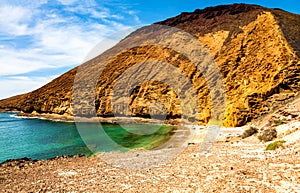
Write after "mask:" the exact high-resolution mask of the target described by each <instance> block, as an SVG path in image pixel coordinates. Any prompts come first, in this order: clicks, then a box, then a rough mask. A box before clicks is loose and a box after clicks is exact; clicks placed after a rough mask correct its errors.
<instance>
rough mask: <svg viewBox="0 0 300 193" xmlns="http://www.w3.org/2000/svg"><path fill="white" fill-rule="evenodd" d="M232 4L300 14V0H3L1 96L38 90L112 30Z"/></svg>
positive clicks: (81, 58) (0, 10)
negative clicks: (252, 5) (251, 5)
mask: <svg viewBox="0 0 300 193" xmlns="http://www.w3.org/2000/svg"><path fill="white" fill-rule="evenodd" d="M232 3H248V4H258V5H261V6H265V7H270V8H281V9H284V10H286V11H289V12H292V13H297V14H300V3H299V2H298V1H296V0H291V1H282V0H272V1H270V0H260V1H257V0H252V1H230V0H223V1H221V0H211V1H203V0H190V1H170V0H165V1H161V0H160V1H158V0H152V1H145V0H139V1H137V0H136V1H134V0H84V1H80V0H31V1H24V0H1V1H0V91H1V92H0V99H3V98H7V97H10V96H13V95H17V94H22V93H25V92H29V91H32V90H34V89H37V88H39V87H41V86H43V85H44V84H46V83H47V82H49V81H51V80H52V79H54V78H55V77H57V76H59V75H61V74H62V73H64V72H66V71H68V70H70V69H72V68H73V67H75V66H77V65H79V64H81V63H82V62H83V61H85V58H86V56H87V55H88V53H89V52H90V51H91V50H92V49H93V48H94V46H96V45H97V44H98V43H99V42H101V41H103V40H105V39H107V38H110V37H111V34H115V33H117V32H120V31H121V32H123V33H122V34H123V35H122V36H119V39H121V38H122V37H123V36H124V35H126V34H128V33H129V32H130V31H132V30H134V29H136V28H137V26H143V25H147V24H151V23H154V22H157V21H161V20H164V19H166V18H170V17H173V16H176V15H178V14H180V13H181V12H191V11H194V10H195V9H197V8H199V9H203V8H205V7H207V6H215V5H220V4H232ZM119 39H118V38H117V39H116V40H114V41H113V42H112V44H113V43H116V42H117V40H119ZM112 44H108V45H105V46H103V49H104V50H105V49H106V48H108V47H110V46H111V45H112Z"/></svg>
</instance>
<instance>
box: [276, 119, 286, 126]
mask: <svg viewBox="0 0 300 193" xmlns="http://www.w3.org/2000/svg"><path fill="white" fill-rule="evenodd" d="M274 123H275V124H276V125H283V124H285V122H284V121H283V120H281V119H278V120H274Z"/></svg>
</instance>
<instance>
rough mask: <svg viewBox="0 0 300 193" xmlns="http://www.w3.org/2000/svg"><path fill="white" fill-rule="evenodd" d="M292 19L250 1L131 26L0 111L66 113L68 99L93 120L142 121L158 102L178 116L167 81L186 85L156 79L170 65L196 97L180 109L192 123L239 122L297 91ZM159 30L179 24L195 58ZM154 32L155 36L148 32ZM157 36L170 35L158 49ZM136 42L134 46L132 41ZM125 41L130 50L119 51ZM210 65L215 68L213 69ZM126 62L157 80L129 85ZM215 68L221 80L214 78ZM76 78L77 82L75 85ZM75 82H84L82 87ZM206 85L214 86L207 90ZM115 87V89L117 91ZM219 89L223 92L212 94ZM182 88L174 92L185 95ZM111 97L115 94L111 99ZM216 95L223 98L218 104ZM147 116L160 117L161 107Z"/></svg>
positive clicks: (297, 39)
mask: <svg viewBox="0 0 300 193" xmlns="http://www.w3.org/2000/svg"><path fill="white" fill-rule="evenodd" d="M299 23H300V15H297V14H293V13H288V12H286V11H284V10H280V9H269V8H264V7H260V6H257V5H246V4H234V5H221V6H217V7H208V8H205V9H203V10H200V9H197V10H195V11H194V12H192V13H187V12H184V13H181V14H180V15H178V16H176V17H174V18H170V19H167V20H165V21H161V22H158V23H156V24H155V25H153V26H148V27H144V28H141V29H139V30H137V31H136V32H134V33H132V34H130V35H129V36H128V37H126V38H125V39H123V40H122V41H121V42H120V43H119V44H117V45H116V46H115V47H113V48H112V49H111V50H108V51H107V52H105V53H104V54H102V55H99V56H98V57H96V58H94V59H92V60H90V61H88V62H86V63H85V64H83V65H81V66H80V67H77V68H74V69H72V70H70V71H69V72H67V73H65V74H63V75H62V76H60V77H58V78H57V79H55V80H53V81H52V82H50V83H49V84H47V85H45V86H43V87H42V88H40V89H37V90H35V91H32V92H30V93H27V94H23V95H19V96H15V97H11V98H8V99H5V100H1V101H0V109H2V110H3V111H10V110H17V111H22V113H25V114H35V115H43V114H48V115H49V114H53V115H62V116H73V115H74V113H76V112H74V111H75V110H74V102H75V104H78V103H80V104H85V105H86V106H88V108H87V109H88V111H92V112H90V114H91V115H93V113H95V114H97V115H98V116H99V117H106V118H107V117H113V116H114V114H118V113H119V114H121V115H122V116H129V115H131V116H134V117H144V118H148V117H150V114H151V109H155V108H156V107H157V106H163V107H164V108H161V109H162V110H161V111H165V113H166V114H167V119H176V118H180V117H181V116H182V115H183V114H184V110H185V108H187V106H189V104H186V103H184V102H182V97H180V96H181V93H180V92H178V91H177V90H176V89H174V86H175V87H176V86H181V87H180V88H181V89H182V88H184V87H185V86H186V85H188V83H187V82H186V81H185V80H184V77H181V76H179V75H178V77H179V78H178V81H179V82H180V84H177V85H172V83H170V84H167V83H166V82H164V80H165V79H164V78H163V77H168V76H173V77H177V75H176V69H177V70H178V71H179V72H181V74H183V75H184V76H185V77H187V78H188V80H189V82H190V84H191V85H192V88H193V90H194V91H195V94H196V95H195V96H194V95H191V96H192V98H193V96H194V97H196V102H197V109H196V111H190V109H187V110H186V111H189V112H190V114H192V116H191V118H192V119H191V120H192V121H196V122H198V123H202V124H206V123H208V121H209V120H210V119H211V118H212V117H214V116H213V113H216V116H215V117H217V118H220V119H222V121H223V124H224V125H225V126H240V125H244V124H246V123H248V122H250V121H252V120H254V119H256V118H258V117H261V116H263V115H265V114H268V113H270V112H272V111H274V110H275V109H277V108H279V107H280V106H282V105H284V104H286V103H287V102H289V101H291V100H292V99H294V98H295V97H297V96H298V94H299V91H300V81H299V79H300V31H299V29H298V26H299ZM155 26H166V27H165V28H164V27H155ZM158 28H159V29H158ZM165 29H170V30H171V31H172V30H174V29H178V30H179V31H178V33H176V34H180V33H181V34H182V31H183V32H186V33H187V34H190V35H191V37H193V38H195V39H196V40H197V41H199V43H200V44H201V45H203V48H199V49H200V50H201V49H205V50H201V53H202V55H199V58H198V59H197V58H196V59H195V57H193V58H192V59H191V58H189V57H187V56H186V55H184V54H183V53H184V52H185V51H186V52H189V53H194V52H197V50H196V46H197V45H196V44H197V43H195V42H194V41H191V40H186V39H184V38H182V37H178V36H176V35H174V34H175V33H174V34H171V35H169V36H166V34H170V30H169V31H166V30H165ZM181 30H182V31H181ZM154 32H155V33H154ZM153 33H154V34H155V35H151V34H153ZM157 34H159V35H158V36H157ZM160 35H161V36H160ZM157 37H169V39H160V40H159V45H161V46H158V44H157V42H155V41H157ZM141 40H143V41H141ZM137 42H138V43H141V44H139V45H136V46H134V45H135V43H137ZM145 42H147V43H145ZM182 42H183V43H182ZM128 45H130V47H129V49H124V48H128ZM168 45H173V46H175V47H176V46H177V47H178V48H179V47H180V46H181V47H183V48H185V49H186V50H184V49H182V50H183V52H178V51H177V50H173V49H171V47H170V46H168ZM178 45H179V46H178ZM193 49H195V50H193ZM115 53H117V54H115ZM203 53H204V54H203ZM207 54H209V55H210V57H209V60H211V62H208V63H207V62H206V65H204V67H202V70H203V69H204V71H200V72H199V70H198V68H197V66H196V67H195V65H194V64H193V63H194V60H196V61H197V60H199V61H202V63H205V62H203V61H204V59H205V58H203V57H204V55H207ZM147 61H152V62H150V63H147ZM153 61H160V62H163V63H168V64H171V66H172V67H168V68H158V69H157V67H156V66H157V65H159V64H160V63H159V62H153ZM212 63H214V65H216V66H217V67H218V70H216V69H215V68H213V64H212ZM101 64H105V65H102V66H104V67H103V68H101V67H99V65H100V66H101ZM136 65H139V66H138V67H136ZM165 66H167V65H165ZM133 67H135V68H134V72H135V73H134V76H135V77H136V78H138V77H139V76H141V75H145V76H144V77H151V76H152V75H153V74H152V73H153V71H155V69H156V71H157V72H156V73H157V74H159V77H160V78H159V80H160V81H153V80H151V79H148V78H145V79H144V81H142V82H139V84H132V85H130V84H131V82H130V80H131V79H130V78H132V76H131V77H130V73H129V74H127V75H126V73H127V72H128V71H130V70H131V69H132V68H133ZM148 69H151V71H149V70H148ZM147 70H148V71H147ZM218 71H219V72H220V74H221V76H220V77H221V81H220V80H215V79H214V78H215V77H216V76H217V74H218ZM139 72H140V73H139ZM97 73H99V74H98V75H97ZM95 77H96V78H95ZM120 77H121V78H123V80H121V79H120ZM74 80H75V83H76V84H75V86H74ZM122 81H123V82H122ZM120 82H121V84H119V83H120ZM78 83H79V84H80V85H81V87H80V88H78V89H77V88H76V85H78ZM82 84H84V85H85V86H83V87H82ZM128 85H129V86H131V87H132V88H131V90H130V94H129V96H128V97H127V98H126V97H125V96H120V95H122V93H121V91H126V89H125V88H123V87H126V86H128ZM211 85H213V87H214V89H213V92H212V91H211V88H210V87H211ZM115 87H118V88H119V89H117V92H116V89H115ZM222 87H224V93H223V92H218V89H220V88H222ZM74 90H75V93H74ZM187 90H188V89H183V90H181V91H184V93H185V94H186V91H187ZM118 91H119V93H118ZM74 95H75V98H74ZM77 95H78V96H79V98H80V99H81V100H80V101H74V99H75V100H76V98H78V97H76V96H77ZM116 95H118V96H120V97H115V98H114V96H116ZM85 96H87V97H85ZM222 97H225V100H224V101H222ZM124 98H126V100H127V102H128V103H129V108H128V109H126V108H125V107H122V106H121V107H116V108H117V110H116V108H115V109H114V108H113V105H112V103H113V104H118V103H119V102H120V101H121V100H123V99H124ZM157 101H158V102H157ZM72 102H73V103H72ZM187 103H189V101H187ZM223 103H224V104H223ZM222 104H223V105H224V107H221V106H222ZM153 106H154V107H153ZM152 107H153V108H152ZM213 108H214V111H215V112H213ZM222 108H224V111H222ZM76 109H77V110H78V107H77V108H76ZM79 109H80V108H79ZM93 111H94V112H93ZM88 114H89V113H88ZM152 114H153V112H152ZM154 114H155V115H159V114H160V111H159V110H158V111H157V112H155V113H154Z"/></svg>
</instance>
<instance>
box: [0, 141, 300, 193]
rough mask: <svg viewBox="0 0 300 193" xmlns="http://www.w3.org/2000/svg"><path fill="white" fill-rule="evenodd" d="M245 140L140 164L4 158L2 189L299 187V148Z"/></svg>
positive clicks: (259, 189)
mask: <svg viewBox="0 0 300 193" xmlns="http://www.w3.org/2000/svg"><path fill="white" fill-rule="evenodd" d="M248 141H249V139H248ZM248 141H246V142H245V141H241V142H238V143H232V142H230V143H224V142H218V143H216V144H215V145H214V146H213V148H212V149H211V150H210V151H209V152H207V153H206V154H204V155H202V154H199V149H200V146H199V145H190V146H189V147H188V148H187V149H185V151H184V152H182V153H181V154H180V155H179V156H178V157H176V158H175V159H173V160H171V161H170V162H168V163H165V164H163V165H161V166H159V167H153V168H148V169H142V170H134V169H126V168H123V167H115V166H113V165H111V164H108V163H106V162H105V161H104V160H105V159H102V158H101V157H102V156H101V155H98V157H58V158H54V159H52V160H44V161H35V162H34V161H11V162H6V163H3V164H2V165H1V167H0V176H1V177H0V183H1V187H2V188H1V190H0V191H1V192H269V193H271V192H300V151H299V152H298V151H292V150H290V149H288V148H286V149H278V150H276V151H271V152H269V151H268V152H266V151H263V149H264V147H265V146H264V145H263V144H257V143H253V144H251V143H249V142H248ZM253 141H255V140H253ZM129 153H131V154H132V153H135V154H139V152H129ZM118 154H119V153H115V155H118ZM152 156H153V155H152V154H151V153H149V156H148V159H152ZM143 159H145V157H143ZM143 159H141V160H143ZM141 160H140V161H141Z"/></svg>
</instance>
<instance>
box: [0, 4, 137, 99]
mask: <svg viewBox="0 0 300 193" xmlns="http://www.w3.org/2000/svg"><path fill="white" fill-rule="evenodd" d="M128 21H131V22H128ZM138 24H140V21H139V19H138V17H137V16H136V15H135V14H134V11H132V10H127V9H124V7H122V8H119V9H118V8H117V7H110V6H109V5H108V4H107V3H106V4H105V5H104V4H101V3H99V2H96V1H94V0H86V1H78V0H57V1H47V0H40V1H37V0H32V1H30V2H28V1H26V2H25V1H23V0H10V1H8V0H4V1H1V2H0V67H1V68H0V76H2V78H1V84H0V89H1V94H0V98H4V97H6V96H9V95H8V93H9V94H14V92H15V93H18V94H19V93H20V92H17V90H19V91H20V89H18V88H20V87H22V88H32V87H34V88H35V87H36V86H37V85H38V86H41V85H42V84H44V83H46V82H48V81H49V79H51V78H53V77H52V75H53V74H49V76H48V77H43V78H42V79H40V78H39V77H38V76H36V75H30V73H31V72H32V74H36V73H34V72H35V71H40V70H41V69H45V70H47V69H53V68H62V67H72V66H76V65H78V64H80V63H81V62H82V61H83V60H84V58H85V57H86V55H87V54H88V53H89V51H90V50H91V49H92V48H93V47H94V46H95V45H96V44H97V43H98V42H100V41H101V40H103V39H105V38H107V37H108V36H110V35H111V34H114V33H116V32H118V31H120V30H123V29H126V28H128V27H129V26H135V25H138ZM120 38H121V37H120ZM104 47H105V46H104ZM24 74H27V75H28V76H26V77H27V78H28V79H26V80H24V79H22V78H24V77H23V75H24ZM12 76H13V77H14V78H10V77H12ZM16 76H20V77H22V78H20V79H16ZM4 77H5V78H4ZM37 80H38V83H34V82H35V81H37ZM18 81H19V82H18ZM18 84H20V85H19V86H17V85H18ZM30 84H32V86H30ZM5 85H9V87H10V88H8V87H7V86H5ZM33 85H35V86H33ZM15 86H16V87H15ZM15 90H16V91H15ZM27 90H28V89H26V91H27Z"/></svg>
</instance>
